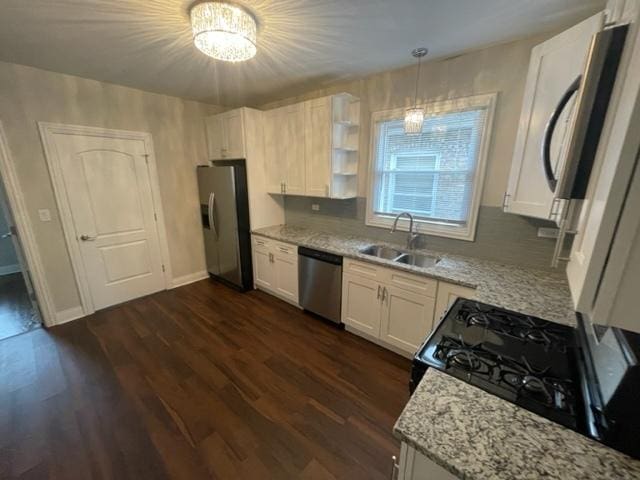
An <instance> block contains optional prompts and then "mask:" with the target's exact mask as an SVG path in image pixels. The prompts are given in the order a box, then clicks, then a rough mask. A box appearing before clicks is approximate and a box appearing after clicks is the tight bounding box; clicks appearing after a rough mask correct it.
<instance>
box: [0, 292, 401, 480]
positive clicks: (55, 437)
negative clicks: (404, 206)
mask: <svg viewBox="0 0 640 480" xmlns="http://www.w3.org/2000/svg"><path fill="white" fill-rule="evenodd" d="M408 372H409V362H408V360H406V359H403V358H401V357H399V356H396V355H394V354H393V353H390V352H388V351H385V350H383V349H381V348H379V347H377V346H375V345H373V344H371V343H368V342H366V341H365V340H362V339H360V338H358V337H356V336H354V335H352V334H349V333H347V332H345V331H340V330H338V329H336V328H335V327H334V326H332V325H329V324H326V323H324V322H322V321H320V320H318V319H316V318H314V317H311V316H309V315H307V314H305V313H303V312H301V311H300V310H298V309H296V308H294V307H292V306H290V305H288V304H286V303H284V302H281V301H279V300H276V299H275V298H273V297H271V296H269V295H266V294H264V293H262V292H257V291H255V292H249V293H246V294H241V293H237V292H235V291H233V290H230V289H228V288H226V287H224V286H221V285H219V284H216V283H214V282H211V281H209V280H205V281H201V282H198V283H195V284H192V285H188V286H186V287H181V288H178V289H175V290H171V291H167V292H161V293H158V294H155V295H152V296H149V297H146V298H142V299H138V300H135V301H132V302H129V303H127V304H124V305H120V306H117V307H114V308H111V309H108V310H104V311H101V312H98V313H96V314H94V315H92V316H90V317H87V318H85V319H82V320H78V321H75V322H71V323H68V324H65V325H62V326H59V327H56V328H53V329H50V330H44V329H39V330H35V331H33V332H30V333H26V334H23V335H19V336H17V337H13V338H9V339H6V340H3V341H1V342H0V478H2V479H6V478H20V479H47V478H51V479H165V478H173V479H201V478H232V479H254V478H255V479H268V478H276V479H280V478H283V479H284V478H301V479H331V478H344V479H386V478H389V473H390V466H391V455H394V454H397V453H398V450H399V445H398V442H397V441H396V440H395V439H394V438H393V436H392V434H391V430H392V427H393V424H394V422H395V419H396V418H397V417H398V415H399V414H400V412H401V410H402V408H403V406H404V404H405V403H406V402H407V400H408V396H409V395H408V386H407V385H408Z"/></svg>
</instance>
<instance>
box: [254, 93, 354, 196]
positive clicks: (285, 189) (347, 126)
mask: <svg viewBox="0 0 640 480" xmlns="http://www.w3.org/2000/svg"><path fill="white" fill-rule="evenodd" d="M359 132H360V101H359V100H358V99H357V98H356V97H354V96H352V95H349V94H347V93H341V94H338V95H333V96H330V97H323V98H318V99H315V100H309V101H306V102H302V103H297V104H294V105H288V106H286V107H280V108H276V109H273V110H267V111H266V112H264V137H265V155H264V156H265V173H266V183H267V190H268V191H269V193H274V194H280V195H304V196H308V197H329V198H354V197H355V196H356V195H357V193H358V192H357V189H358V180H357V175H358V147H359V139H360V136H359Z"/></svg>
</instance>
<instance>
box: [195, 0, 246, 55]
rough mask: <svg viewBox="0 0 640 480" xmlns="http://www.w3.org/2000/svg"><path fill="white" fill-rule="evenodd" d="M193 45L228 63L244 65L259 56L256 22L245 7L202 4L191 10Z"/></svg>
mask: <svg viewBox="0 0 640 480" xmlns="http://www.w3.org/2000/svg"><path fill="white" fill-rule="evenodd" d="M190 15H191V27H192V29H193V43H194V44H195V46H196V47H197V48H198V50H200V51H201V52H203V53H205V54H206V55H209V56H210V57H213V58H216V59H218V60H224V61H226V62H242V61H244V60H249V59H250V58H252V57H253V56H254V55H255V54H256V19H255V18H254V16H253V15H251V13H249V12H248V11H247V10H245V9H244V8H242V7H240V6H237V5H232V4H230V3H224V2H203V3H198V4H196V5H194V6H193V7H192V8H191V12H190Z"/></svg>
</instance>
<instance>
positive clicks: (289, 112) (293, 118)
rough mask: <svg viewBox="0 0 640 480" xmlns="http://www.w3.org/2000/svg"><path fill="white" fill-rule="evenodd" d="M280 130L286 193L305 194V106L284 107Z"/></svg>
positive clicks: (298, 104) (300, 104) (299, 104)
mask: <svg viewBox="0 0 640 480" xmlns="http://www.w3.org/2000/svg"><path fill="white" fill-rule="evenodd" d="M282 119H283V121H282V124H281V126H280V128H281V129H282V133H283V136H284V139H283V142H282V144H283V146H284V148H283V155H282V157H283V158H282V159H283V167H284V171H285V193H287V194H291V195H304V193H305V188H304V186H305V154H304V150H305V131H304V104H303V103H297V104H295V105H291V106H288V107H284V111H283V115H282Z"/></svg>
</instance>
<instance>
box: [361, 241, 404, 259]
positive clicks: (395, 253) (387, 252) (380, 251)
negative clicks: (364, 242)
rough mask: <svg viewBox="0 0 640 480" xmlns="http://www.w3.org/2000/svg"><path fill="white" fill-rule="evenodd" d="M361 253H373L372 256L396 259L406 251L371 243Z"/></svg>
mask: <svg viewBox="0 0 640 480" xmlns="http://www.w3.org/2000/svg"><path fill="white" fill-rule="evenodd" d="M360 253H363V254H365V255H371V256H372V257H378V258H384V259H385V260H395V259H396V258H398V257H400V256H401V255H403V253H404V252H401V251H400V250H396V249H395V248H391V247H385V246H384V245H370V246H368V247H366V248H363V249H362V250H360Z"/></svg>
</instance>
